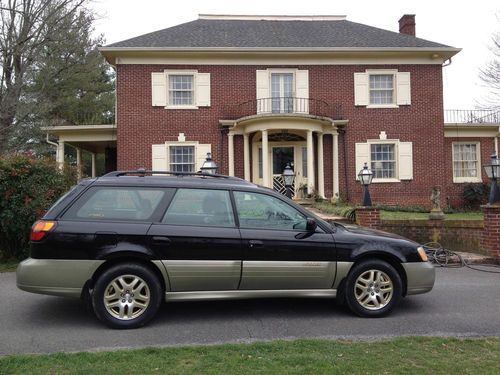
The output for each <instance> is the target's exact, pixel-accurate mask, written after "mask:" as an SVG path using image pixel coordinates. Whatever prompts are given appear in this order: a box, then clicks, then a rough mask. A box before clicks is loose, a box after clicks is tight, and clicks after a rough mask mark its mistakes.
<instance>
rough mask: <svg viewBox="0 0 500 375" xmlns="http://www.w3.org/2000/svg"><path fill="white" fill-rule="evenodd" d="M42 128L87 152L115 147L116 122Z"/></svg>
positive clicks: (60, 139)
mask: <svg viewBox="0 0 500 375" xmlns="http://www.w3.org/2000/svg"><path fill="white" fill-rule="evenodd" d="M42 130H43V131H45V132H46V133H47V134H48V135H52V136H54V137H56V138H58V140H59V141H63V142H65V143H68V144H70V145H72V146H75V147H78V148H81V149H83V150H86V151H89V152H94V153H100V152H104V150H105V148H107V147H116V124H111V125H63V126H46V127H43V128H42Z"/></svg>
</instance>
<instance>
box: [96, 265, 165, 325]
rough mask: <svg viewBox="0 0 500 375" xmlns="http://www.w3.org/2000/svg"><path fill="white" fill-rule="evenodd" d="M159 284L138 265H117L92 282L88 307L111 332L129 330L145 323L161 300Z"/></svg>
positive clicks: (146, 268) (149, 272) (146, 269)
mask: <svg viewBox="0 0 500 375" xmlns="http://www.w3.org/2000/svg"><path fill="white" fill-rule="evenodd" d="M161 297H162V288H161V283H160V281H159V280H158V278H157V277H156V275H155V274H154V272H153V271H151V270H150V269H149V268H148V267H146V266H143V265H142V264H135V263H123V264H117V265H115V266H113V267H111V268H109V269H107V270H106V271H104V272H103V273H102V274H101V275H100V276H99V277H98V278H97V280H96V282H95V285H94V291H93V293H92V306H93V308H94V312H95V315H96V316H97V318H98V319H99V320H100V321H101V322H103V323H104V324H106V325H108V326H109V327H111V328H117V329H132V328H138V327H142V326H143V325H145V324H146V323H147V322H149V321H150V320H151V319H152V318H153V317H154V316H155V315H156V313H157V311H158V309H159V307H160V303H161V300H162V298H161Z"/></svg>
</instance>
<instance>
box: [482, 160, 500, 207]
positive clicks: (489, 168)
mask: <svg viewBox="0 0 500 375" xmlns="http://www.w3.org/2000/svg"><path fill="white" fill-rule="evenodd" d="M484 171H485V172H486V174H487V175H488V177H489V178H490V179H491V189H490V198H489V199H488V204H490V205H491V204H495V203H498V202H500V190H499V189H498V183H497V180H498V178H499V177H500V160H498V158H497V155H496V153H493V154H492V155H491V159H490V164H487V165H485V166H484Z"/></svg>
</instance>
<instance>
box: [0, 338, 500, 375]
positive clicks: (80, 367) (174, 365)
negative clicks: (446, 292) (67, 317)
mask: <svg viewBox="0 0 500 375" xmlns="http://www.w3.org/2000/svg"><path fill="white" fill-rule="evenodd" d="M499 361H500V339H498V338H489V339H463V340H462V339H453V338H422V337H420V338H419V337H413V338H397V339H391V340H384V341H378V342H366V341H358V342H347V341H326V340H325V341H323V340H297V341H274V342H268V343H254V344H230V345H217V346H193V347H183V348H163V349H153V348H150V349H140V350H131V351H115V352H97V353H76V354H51V355H17V356H8V357H0V372H1V373H3V374H266V375H267V374H433V375H435V374H437V375H439V374H474V375H475V374H486V375H487V374H498V363H499Z"/></svg>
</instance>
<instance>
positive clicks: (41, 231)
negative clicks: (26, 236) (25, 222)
mask: <svg viewBox="0 0 500 375" xmlns="http://www.w3.org/2000/svg"><path fill="white" fill-rule="evenodd" d="M55 227H56V222H55V221H48V220H39V221H37V222H36V223H35V224H33V226H32V227H31V235H30V240H31V241H40V240H42V239H44V238H45V236H46V235H47V233H49V232H50V231H52V230H54V228H55Z"/></svg>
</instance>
